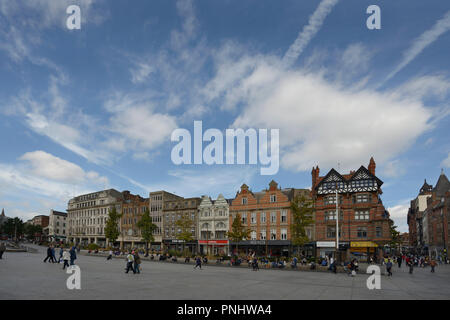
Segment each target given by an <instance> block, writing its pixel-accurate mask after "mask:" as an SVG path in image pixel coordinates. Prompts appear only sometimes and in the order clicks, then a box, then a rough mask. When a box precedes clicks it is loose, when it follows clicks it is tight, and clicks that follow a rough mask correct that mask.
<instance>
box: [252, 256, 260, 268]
mask: <svg viewBox="0 0 450 320" xmlns="http://www.w3.org/2000/svg"><path fill="white" fill-rule="evenodd" d="M252 267H253V271H258V270H259V266H258V259H257V258H256V257H255V258H253V262H252Z"/></svg>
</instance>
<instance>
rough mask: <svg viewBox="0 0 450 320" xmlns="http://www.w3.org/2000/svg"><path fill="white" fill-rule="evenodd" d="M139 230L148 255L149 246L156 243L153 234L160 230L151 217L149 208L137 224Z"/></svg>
mask: <svg viewBox="0 0 450 320" xmlns="http://www.w3.org/2000/svg"><path fill="white" fill-rule="evenodd" d="M137 226H138V228H139V230H140V231H141V236H142V240H143V241H144V242H145V252H146V253H147V254H148V244H149V243H152V242H153V241H155V238H154V237H153V233H154V232H155V231H156V229H157V228H158V227H157V226H156V225H155V224H154V223H153V220H152V217H150V211H149V210H148V208H146V209H145V212H144V214H143V215H142V217H141V220H139V222H138V223H137Z"/></svg>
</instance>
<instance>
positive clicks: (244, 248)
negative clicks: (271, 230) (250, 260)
mask: <svg viewBox="0 0 450 320" xmlns="http://www.w3.org/2000/svg"><path fill="white" fill-rule="evenodd" d="M236 249H238V250H239V253H240V254H245V255H249V254H253V253H255V254H256V255H257V256H259V257H263V256H266V253H267V256H269V257H288V256H289V252H290V251H291V249H292V246H291V242H290V241H289V240H267V241H266V240H246V241H240V242H238V243H236V242H231V243H230V253H232V254H233V255H236V254H237V250H236Z"/></svg>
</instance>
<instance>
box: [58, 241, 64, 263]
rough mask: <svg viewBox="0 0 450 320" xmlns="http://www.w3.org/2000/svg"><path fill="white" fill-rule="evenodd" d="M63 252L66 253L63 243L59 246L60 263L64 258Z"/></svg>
mask: <svg viewBox="0 0 450 320" xmlns="http://www.w3.org/2000/svg"><path fill="white" fill-rule="evenodd" d="M63 253H64V248H63V246H62V245H61V247H60V248H59V259H58V263H61V260H63Z"/></svg>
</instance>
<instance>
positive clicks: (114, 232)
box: [105, 207, 122, 244]
mask: <svg viewBox="0 0 450 320" xmlns="http://www.w3.org/2000/svg"><path fill="white" fill-rule="evenodd" d="M121 217H122V215H121V214H120V213H118V212H117V210H116V207H113V208H112V210H109V213H108V219H107V221H106V226H105V237H106V239H108V240H109V242H111V243H112V244H114V242H116V240H117V238H118V237H119V235H120V231H119V223H120V218H121Z"/></svg>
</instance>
